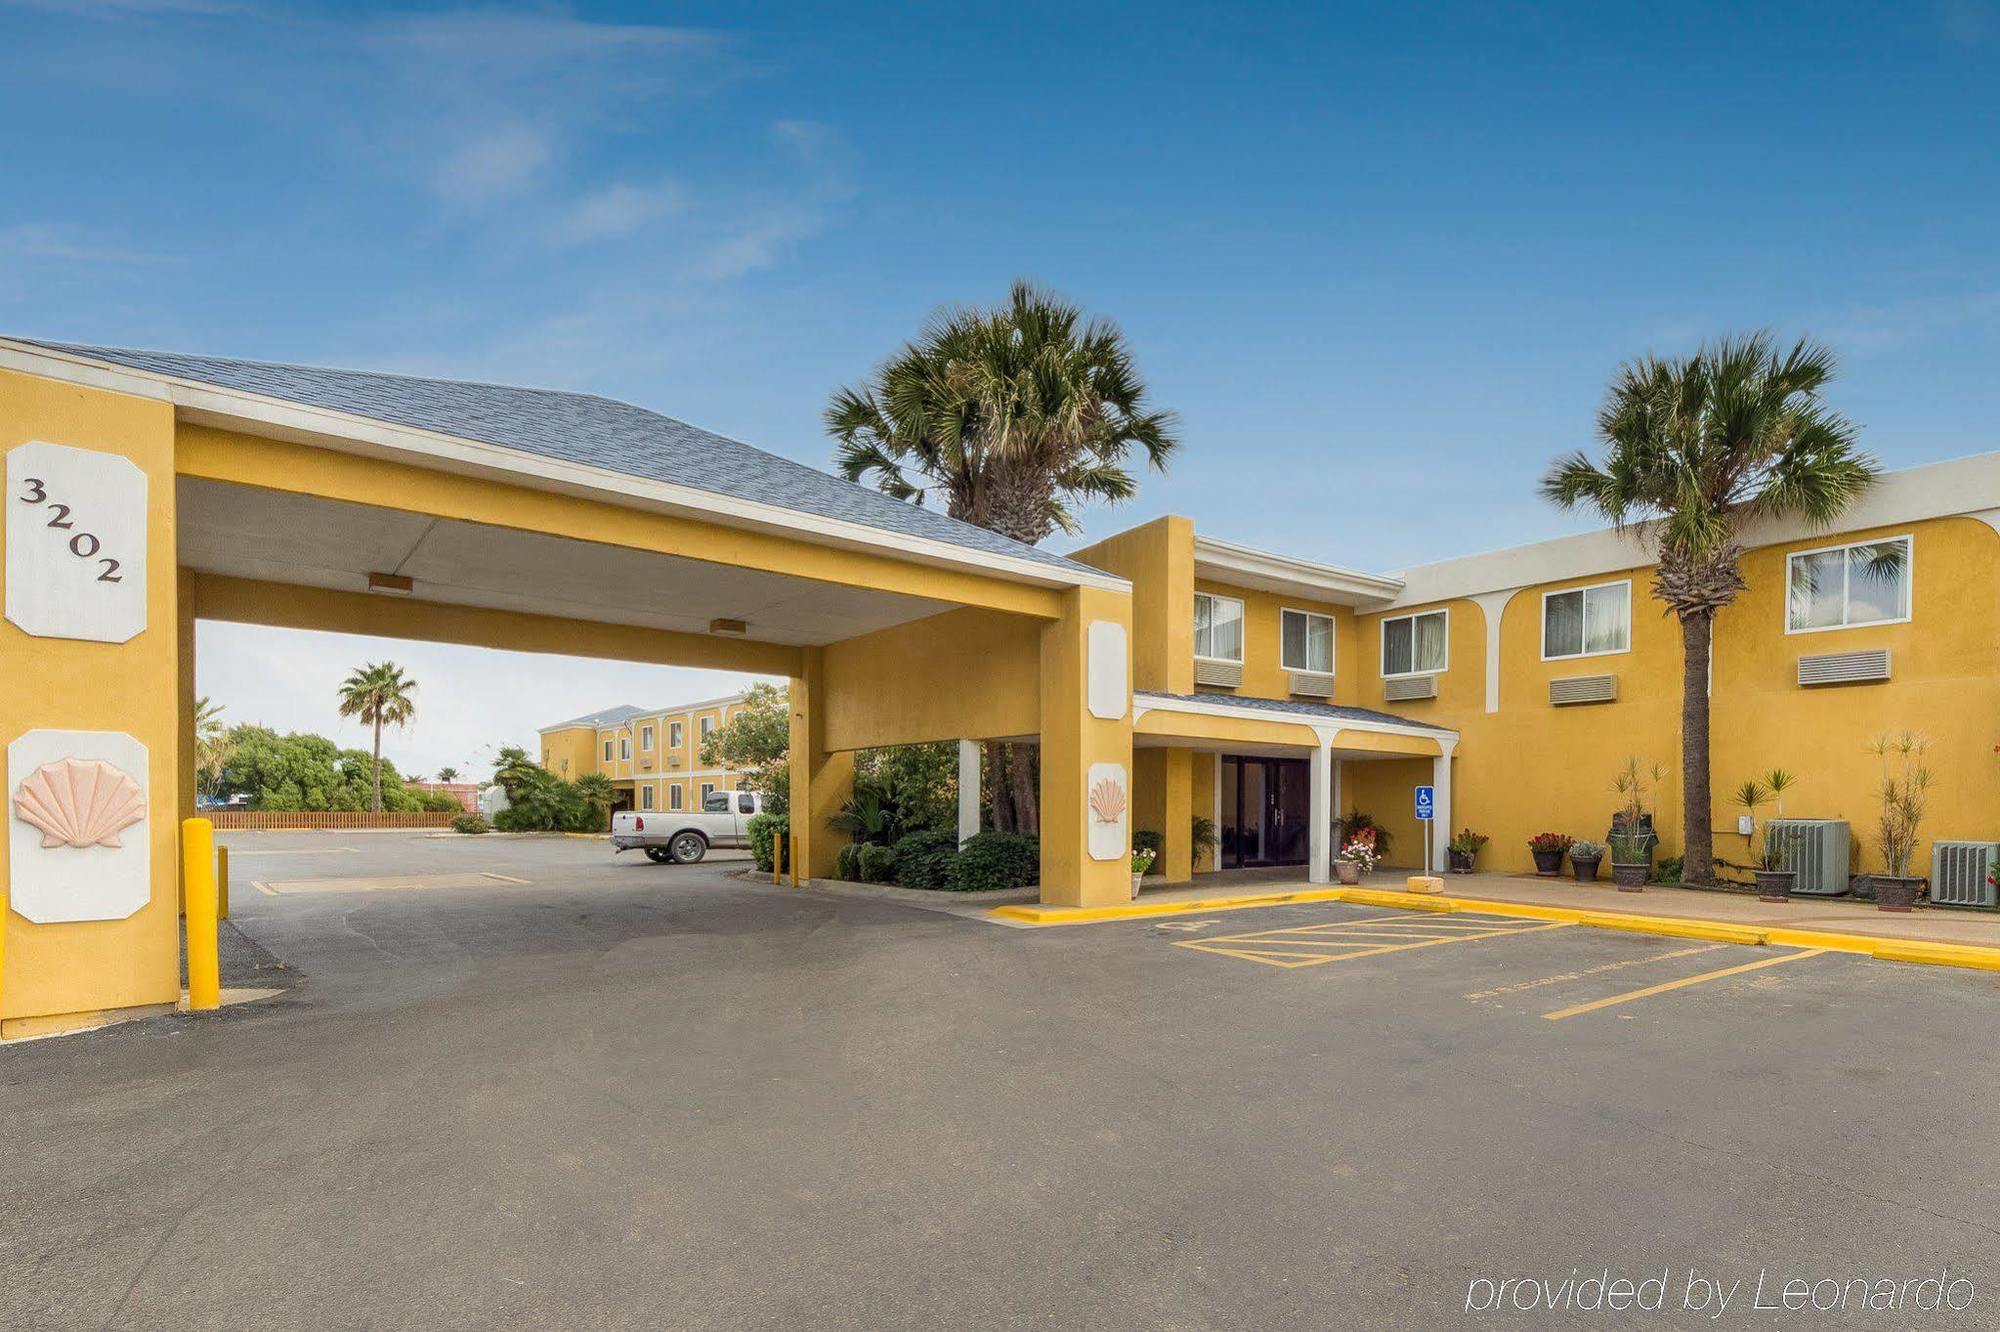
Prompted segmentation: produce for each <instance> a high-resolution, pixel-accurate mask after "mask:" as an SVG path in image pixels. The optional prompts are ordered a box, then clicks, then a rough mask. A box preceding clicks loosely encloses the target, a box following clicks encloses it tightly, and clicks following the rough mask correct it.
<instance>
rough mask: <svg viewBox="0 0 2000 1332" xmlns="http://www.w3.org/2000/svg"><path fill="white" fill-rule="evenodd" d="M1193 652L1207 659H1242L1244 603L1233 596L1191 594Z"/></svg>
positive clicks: (1205, 593) (1204, 593) (1203, 593)
mask: <svg viewBox="0 0 2000 1332" xmlns="http://www.w3.org/2000/svg"><path fill="white" fill-rule="evenodd" d="M1194 655H1195V656H1197V657H1206V658H1208V659H1209V660H1210V661H1241V660H1243V603H1242V602H1240V601H1238V600H1237V599H1236V598H1235V597H1217V596H1211V595H1210V594H1209V593H1207V592H1197V593H1195V594H1194Z"/></svg>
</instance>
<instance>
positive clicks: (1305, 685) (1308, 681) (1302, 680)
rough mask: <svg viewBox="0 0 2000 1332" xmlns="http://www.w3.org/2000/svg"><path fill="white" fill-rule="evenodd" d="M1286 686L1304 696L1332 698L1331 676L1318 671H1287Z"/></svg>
mask: <svg viewBox="0 0 2000 1332" xmlns="http://www.w3.org/2000/svg"><path fill="white" fill-rule="evenodd" d="M1287 675H1288V676H1289V677H1290V678H1289V680H1288V681H1287V686H1286V687H1287V688H1289V689H1290V690H1291V691H1292V692H1293V693H1294V694H1300V695H1303V696H1305V697H1306V698H1332V697H1333V677H1332V676H1331V675H1322V674H1321V673H1320V672H1318V671H1289V672H1287Z"/></svg>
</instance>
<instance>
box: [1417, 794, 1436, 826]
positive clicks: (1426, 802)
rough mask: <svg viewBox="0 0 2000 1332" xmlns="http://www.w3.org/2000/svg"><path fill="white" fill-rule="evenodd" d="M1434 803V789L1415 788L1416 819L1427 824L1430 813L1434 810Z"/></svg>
mask: <svg viewBox="0 0 2000 1332" xmlns="http://www.w3.org/2000/svg"><path fill="white" fill-rule="evenodd" d="M1436 803H1437V788H1436V787H1432V786H1419V787H1418V788H1417V817H1418V818H1419V819H1421V820H1423V821H1424V822H1426V823H1428V822H1429V821H1430V818H1431V813H1432V811H1433V810H1434V809H1435V808H1436Z"/></svg>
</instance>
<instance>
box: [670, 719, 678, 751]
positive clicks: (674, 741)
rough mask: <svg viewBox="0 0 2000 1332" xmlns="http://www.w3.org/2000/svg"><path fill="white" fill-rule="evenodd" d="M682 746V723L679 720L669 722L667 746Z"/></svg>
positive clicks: (671, 747) (675, 747)
mask: <svg viewBox="0 0 2000 1332" xmlns="http://www.w3.org/2000/svg"><path fill="white" fill-rule="evenodd" d="M680 747H681V724H680V723H679V722H668V723H667V748H668V749H679V748H680Z"/></svg>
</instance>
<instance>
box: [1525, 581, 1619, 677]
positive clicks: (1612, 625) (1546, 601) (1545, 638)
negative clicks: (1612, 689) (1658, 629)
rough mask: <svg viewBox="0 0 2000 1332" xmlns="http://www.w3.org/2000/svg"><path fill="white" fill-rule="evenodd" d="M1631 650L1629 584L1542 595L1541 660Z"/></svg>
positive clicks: (1609, 584) (1599, 586)
mask: <svg viewBox="0 0 2000 1332" xmlns="http://www.w3.org/2000/svg"><path fill="white" fill-rule="evenodd" d="M1631 646H1632V584H1631V583H1630V582H1629V581H1628V582H1623V583H1600V584H1599V585H1598V586H1596V587H1578V588H1571V589H1570V590H1569V591H1567V592H1544V593H1542V660H1543V661H1553V660H1555V659H1556V658H1558V657H1595V656H1599V655H1601V654H1603V653H1606V652H1624V651H1626V650H1628V649H1629V648H1631Z"/></svg>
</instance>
